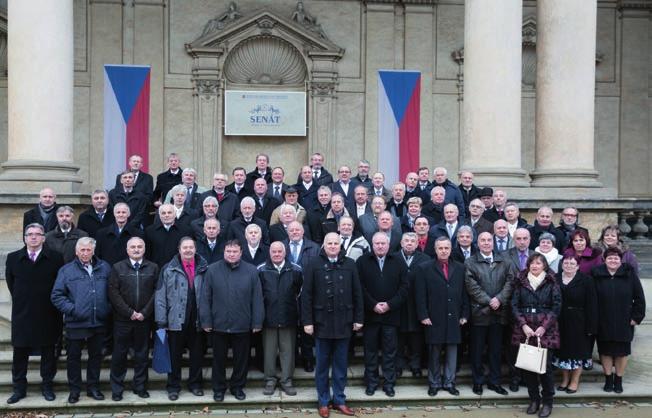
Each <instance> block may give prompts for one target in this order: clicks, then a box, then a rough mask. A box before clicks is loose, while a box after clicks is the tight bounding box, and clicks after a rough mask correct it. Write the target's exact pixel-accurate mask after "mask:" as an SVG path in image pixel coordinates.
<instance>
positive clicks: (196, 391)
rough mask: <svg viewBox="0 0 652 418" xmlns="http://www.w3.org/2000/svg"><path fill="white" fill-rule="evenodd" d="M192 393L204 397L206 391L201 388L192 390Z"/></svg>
mask: <svg viewBox="0 0 652 418" xmlns="http://www.w3.org/2000/svg"><path fill="white" fill-rule="evenodd" d="M190 393H192V394H193V395H195V396H204V391H203V390H201V389H199V388H195V389H190Z"/></svg>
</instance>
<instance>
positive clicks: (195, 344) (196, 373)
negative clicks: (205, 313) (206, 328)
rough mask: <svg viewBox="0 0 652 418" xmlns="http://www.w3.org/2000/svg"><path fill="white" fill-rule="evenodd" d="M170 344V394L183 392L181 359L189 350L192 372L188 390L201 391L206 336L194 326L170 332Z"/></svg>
mask: <svg viewBox="0 0 652 418" xmlns="http://www.w3.org/2000/svg"><path fill="white" fill-rule="evenodd" d="M168 343H169V344H170V363H171V364H172V372H171V373H168V383H167V391H168V393H179V392H180V391H181V359H182V356H183V352H184V351H185V349H186V348H188V352H189V354H190V356H189V357H190V371H189V373H188V388H189V389H190V390H193V389H201V385H202V381H203V379H202V372H201V366H202V364H201V363H202V359H203V357H204V334H203V332H202V331H197V329H196V328H195V327H194V325H189V326H187V327H186V326H185V325H184V327H183V328H182V329H181V331H168Z"/></svg>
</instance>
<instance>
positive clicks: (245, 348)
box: [229, 332, 262, 390]
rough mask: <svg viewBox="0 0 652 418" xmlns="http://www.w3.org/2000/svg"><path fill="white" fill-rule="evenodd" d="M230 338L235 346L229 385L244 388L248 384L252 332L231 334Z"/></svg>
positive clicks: (233, 388) (232, 345)
mask: <svg viewBox="0 0 652 418" xmlns="http://www.w3.org/2000/svg"><path fill="white" fill-rule="evenodd" d="M229 338H230V340H231V347H232V348H233V372H232V373H231V380H230V381H229V387H230V388H231V390H235V389H244V387H245V385H246V384H247V370H248V369H249V352H250V351H251V334H250V333H248V332H245V333H241V334H230V335H229ZM261 355H262V353H261Z"/></svg>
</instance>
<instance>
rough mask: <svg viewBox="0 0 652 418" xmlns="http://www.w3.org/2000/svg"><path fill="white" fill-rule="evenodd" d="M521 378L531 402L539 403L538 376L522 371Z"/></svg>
mask: <svg viewBox="0 0 652 418" xmlns="http://www.w3.org/2000/svg"><path fill="white" fill-rule="evenodd" d="M523 378H524V379H525V384H526V385H527V393H528V395H529V397H530V400H531V401H537V402H539V401H541V394H540V392H539V375H538V374H536V373H533V372H528V371H525V370H523Z"/></svg>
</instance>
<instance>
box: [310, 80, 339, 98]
mask: <svg viewBox="0 0 652 418" xmlns="http://www.w3.org/2000/svg"><path fill="white" fill-rule="evenodd" d="M336 87H337V83H336V82H328V81H313V82H311V83H310V91H311V93H312V95H313V96H320V97H327V96H332V95H333V94H334V93H335V88H336Z"/></svg>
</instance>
